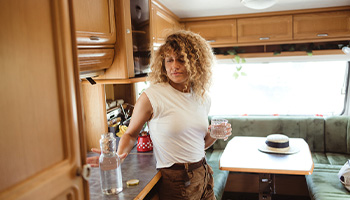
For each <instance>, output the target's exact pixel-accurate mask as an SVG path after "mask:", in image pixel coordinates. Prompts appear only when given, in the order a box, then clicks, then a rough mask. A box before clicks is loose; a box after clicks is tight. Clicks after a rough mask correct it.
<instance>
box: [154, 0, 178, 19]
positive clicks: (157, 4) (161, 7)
mask: <svg viewBox="0 0 350 200" xmlns="http://www.w3.org/2000/svg"><path fill="white" fill-rule="evenodd" d="M151 2H152V3H153V4H154V5H155V6H157V7H158V8H159V9H161V10H162V11H164V12H166V13H167V14H168V15H170V16H171V17H173V18H174V19H176V21H178V22H179V21H180V20H181V19H180V18H179V17H178V16H176V15H175V14H174V13H173V12H171V10H169V9H168V8H167V7H165V6H164V5H163V4H161V3H160V2H159V1H157V0H151Z"/></svg>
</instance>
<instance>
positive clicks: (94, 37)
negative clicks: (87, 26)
mask: <svg viewBox="0 0 350 200" xmlns="http://www.w3.org/2000/svg"><path fill="white" fill-rule="evenodd" d="M90 40H100V37H98V36H90Z"/></svg>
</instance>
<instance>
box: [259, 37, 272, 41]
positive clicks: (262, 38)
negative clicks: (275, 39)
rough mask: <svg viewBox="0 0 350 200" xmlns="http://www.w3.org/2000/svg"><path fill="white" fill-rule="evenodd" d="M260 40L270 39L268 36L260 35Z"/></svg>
mask: <svg viewBox="0 0 350 200" xmlns="http://www.w3.org/2000/svg"><path fill="white" fill-rule="evenodd" d="M259 39H260V40H269V39H270V37H261V38H259Z"/></svg>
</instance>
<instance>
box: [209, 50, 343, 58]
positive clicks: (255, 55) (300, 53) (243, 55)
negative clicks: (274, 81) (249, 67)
mask: <svg viewBox="0 0 350 200" xmlns="http://www.w3.org/2000/svg"><path fill="white" fill-rule="evenodd" d="M338 54H344V53H343V51H342V50H341V49H332V50H313V51H312V55H338ZM238 55H239V56H240V57H241V58H262V57H281V56H308V55H307V53H306V52H305V51H293V52H281V53H280V54H278V55H274V53H273V52H262V53H240V54H238ZM234 57H235V56H234V55H216V59H232V58H234Z"/></svg>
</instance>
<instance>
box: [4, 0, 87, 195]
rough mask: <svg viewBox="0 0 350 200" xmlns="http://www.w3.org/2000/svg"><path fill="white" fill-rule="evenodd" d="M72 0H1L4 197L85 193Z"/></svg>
mask: <svg viewBox="0 0 350 200" xmlns="http://www.w3.org/2000/svg"><path fill="white" fill-rule="evenodd" d="M71 3H72V2H71V1H69V0H53V1H52V0H50V1H49V0H32V1H20V0H11V1H1V3H0V17H1V18H2V19H6V20H2V21H1V22H0V23H1V31H0V43H1V46H0V65H1V68H0V80H1V86H0V93H1V95H2V97H1V98H0V113H1V116H2V117H1V121H0V127H1V131H0V132H1V134H0V159H1V160H2V161H3V162H2V164H1V165H0V174H1V179H0V199H55V198H60V196H62V193H64V191H67V190H70V191H71V192H70V194H71V195H70V196H71V197H73V198H74V199H84V190H83V184H84V183H83V179H82V177H78V176H75V175H74V174H75V172H76V170H77V168H80V167H81V160H82V159H81V156H80V141H79V135H81V134H82V133H81V132H80V131H82V130H81V129H79V128H80V125H79V123H80V122H81V121H80V120H79V119H81V118H80V117H79V116H80V115H81V110H79V109H78V108H77V105H78V104H77V97H78V95H79V91H78V90H77V88H79V87H78V85H76V84H77V82H76V79H78V74H76V73H75V72H76V67H77V63H76V62H75V61H76V59H75V58H74V56H75V55H76V49H75V48H76V47H75V41H74V38H72V35H74V33H73V31H72V30H71V27H72V24H73V23H72V21H71V20H72V19H71V18H70V16H71V15H72V11H71V6H72V5H71ZM83 159H85V158H83Z"/></svg>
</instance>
